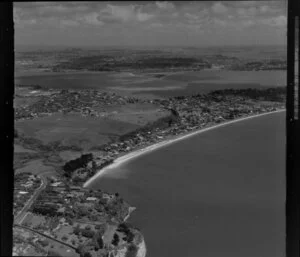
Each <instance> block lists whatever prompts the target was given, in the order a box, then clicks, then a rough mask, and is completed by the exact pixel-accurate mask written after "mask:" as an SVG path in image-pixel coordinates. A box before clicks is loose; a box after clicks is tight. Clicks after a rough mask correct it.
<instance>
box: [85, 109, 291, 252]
mask: <svg viewBox="0 0 300 257" xmlns="http://www.w3.org/2000/svg"><path fill="white" fill-rule="evenodd" d="M91 187H92V188H99V189H102V190H105V191H109V192H119V193H120V194H121V196H122V197H123V198H124V199H126V201H128V202H129V203H130V204H131V205H133V206H136V207H137V210H136V211H135V212H134V213H133V214H132V216H131V218H130V219H129V222H130V223H132V224H134V226H136V227H138V228H139V229H140V230H141V231H142V233H143V235H144V236H145V240H146V245H147V256H149V257H167V256H172V257H196V256H197V257H198V256H205V257H220V256H231V257H255V256H260V257H276V256H278V257H279V256H280V257H282V256H284V255H285V253H284V252H285V210H284V203H285V112H282V113H275V114H270V115H266V116H261V117H257V118H253V119H249V120H244V121H241V122H237V123H233V124H230V125H227V126H224V127H219V128H217V129H214V130H210V131H207V132H204V133H201V134H198V135H196V136H193V137H190V138H187V139H185V140H182V141H178V142H176V143H174V144H172V145H169V146H166V147H163V148H161V149H158V150H156V151H153V152H151V153H149V154H145V155H142V156H141V157H139V158H136V159H133V160H132V161H130V162H128V163H126V164H124V165H122V166H121V167H119V168H117V169H116V170H111V171H110V172H108V173H107V174H105V175H104V176H102V177H99V178H98V179H97V180H95V181H94V182H93V183H92V184H91Z"/></svg>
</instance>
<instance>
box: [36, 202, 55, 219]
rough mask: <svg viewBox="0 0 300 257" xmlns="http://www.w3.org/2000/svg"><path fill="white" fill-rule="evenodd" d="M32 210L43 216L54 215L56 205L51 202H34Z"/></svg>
mask: <svg viewBox="0 0 300 257" xmlns="http://www.w3.org/2000/svg"><path fill="white" fill-rule="evenodd" d="M32 212H33V213H37V214H41V215H44V216H50V217H54V216H57V206H56V205H53V204H51V205H50V204H35V205H34V207H33V208H32Z"/></svg>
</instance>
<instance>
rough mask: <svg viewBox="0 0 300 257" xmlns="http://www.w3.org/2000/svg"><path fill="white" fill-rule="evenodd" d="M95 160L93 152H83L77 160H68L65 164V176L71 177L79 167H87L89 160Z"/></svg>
mask: <svg viewBox="0 0 300 257" xmlns="http://www.w3.org/2000/svg"><path fill="white" fill-rule="evenodd" d="M92 160H93V154H91V153H90V154H83V155H81V156H80V157H79V158H77V159H75V160H71V161H68V162H67V163H66V164H65V165H64V166H63V170H64V171H65V174H64V175H65V176H66V177H68V178H70V177H71V176H72V173H73V172H74V171H75V170H77V169H79V168H86V166H87V164H88V162H90V161H92Z"/></svg>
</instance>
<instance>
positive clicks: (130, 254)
mask: <svg viewBox="0 0 300 257" xmlns="http://www.w3.org/2000/svg"><path fill="white" fill-rule="evenodd" d="M137 252H138V248H137V247H136V245H134V244H130V245H129V246H128V248H127V252H126V255H125V257H136V254H137Z"/></svg>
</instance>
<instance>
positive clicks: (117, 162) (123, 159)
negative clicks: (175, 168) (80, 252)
mask: <svg viewBox="0 0 300 257" xmlns="http://www.w3.org/2000/svg"><path fill="white" fill-rule="evenodd" d="M284 111H286V110H285V109H282V110H276V111H271V112H265V113H260V114H255V115H251V116H247V117H243V118H238V119H235V120H231V121H226V122H223V123H220V124H217V125H213V126H211V127H207V128H200V129H198V130H196V131H192V132H189V133H187V134H184V135H178V136H175V137H174V138H172V139H167V140H164V141H161V142H158V143H154V144H152V145H149V146H146V147H144V148H142V149H138V150H133V151H132V152H130V153H127V154H125V155H123V156H120V157H118V158H117V159H115V160H114V161H113V163H112V164H110V165H108V166H106V167H104V168H103V169H100V170H99V171H98V172H97V173H96V174H95V175H94V176H92V177H91V178H89V179H88V180H87V181H86V182H85V183H84V185H83V187H88V186H89V185H90V184H91V183H92V182H94V181H95V180H96V179H97V178H98V177H100V176H101V175H103V174H104V173H105V172H107V171H108V170H109V169H112V168H117V167H119V166H121V165H122V164H124V163H126V162H128V161H130V160H132V159H135V158H137V157H139V156H141V155H144V154H147V153H149V152H152V151H154V150H157V149H159V148H162V147H164V146H167V145H170V144H173V143H175V142H178V141H180V140H183V139H186V138H189V137H192V136H194V135H198V134H201V133H203V132H206V131H209V130H213V129H216V128H220V127H223V126H226V125H229V124H233V123H236V122H240V121H244V120H249V119H252V118H257V117H261V116H265V115H269V114H274V113H278V112H284Z"/></svg>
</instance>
